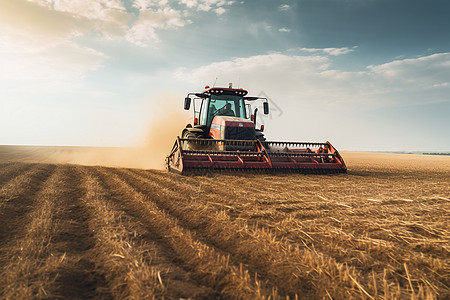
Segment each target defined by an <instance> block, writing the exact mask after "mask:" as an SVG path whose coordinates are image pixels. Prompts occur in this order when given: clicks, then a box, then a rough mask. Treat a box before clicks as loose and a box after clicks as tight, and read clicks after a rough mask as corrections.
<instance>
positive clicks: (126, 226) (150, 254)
mask: <svg viewBox="0 0 450 300" xmlns="http://www.w3.org/2000/svg"><path fill="white" fill-rule="evenodd" d="M84 177H85V178H86V180H85V182H86V183H87V184H86V187H87V188H88V193H87V195H86V199H85V201H86V206H87V208H88V209H89V210H90V211H91V213H93V214H94V216H95V218H93V219H92V222H91V225H92V227H93V228H96V229H95V232H96V239H97V244H96V247H95V248H94V249H93V253H94V254H93V255H95V256H96V257H97V261H98V265H97V268H102V269H103V270H104V271H105V272H107V275H106V278H107V280H108V288H109V289H110V290H111V291H112V293H113V295H114V297H115V298H133V299H151V298H152V297H157V298H162V297H164V298H166V299H180V298H191V297H193V298H195V299H203V298H205V299H211V298H214V295H215V291H213V290H212V289H210V288H207V287H204V286H201V285H198V284H197V283H196V282H195V281H193V280H192V278H190V277H189V276H188V274H187V273H186V272H185V271H184V270H183V269H180V268H179V267H178V266H177V265H176V264H174V259H173V257H168V256H167V250H168V249H166V248H164V247H162V246H161V243H160V242H159V241H158V238H157V237H155V235H154V233H153V232H152V231H151V230H150V231H149V230H148V227H147V226H144V225H143V224H142V222H141V221H140V220H139V219H136V218H135V217H133V216H132V215H130V214H129V210H127V209H124V208H123V201H120V200H118V199H116V195H115V193H114V192H112V191H110V189H109V187H108V186H107V185H106V184H105V183H104V181H108V175H107V174H106V175H105V174H104V173H102V172H98V170H97V168H93V167H91V168H89V170H88V172H87V173H86V174H85V175H84Z"/></svg>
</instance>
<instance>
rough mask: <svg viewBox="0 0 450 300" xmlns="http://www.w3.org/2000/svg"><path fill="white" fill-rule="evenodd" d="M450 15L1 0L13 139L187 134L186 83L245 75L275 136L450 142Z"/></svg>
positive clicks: (430, 7) (378, 1) (339, 4)
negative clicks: (264, 105) (153, 131)
mask: <svg viewBox="0 0 450 300" xmlns="http://www.w3.org/2000/svg"><path fill="white" fill-rule="evenodd" d="M449 15H450V2H448V1H444V0H442V1H441V0H427V1H425V0H423V1H418V0H396V1H392V0H296V1H295V0H253V1H224V0H181V1H171V0H134V1H133V0H70V1H69V0H28V1H27V0H0V145H62V146H68V145H77V146H130V145H135V144H136V143H139V141H140V140H141V139H142V138H143V136H145V134H146V132H147V131H148V130H149V127H155V128H158V130H159V131H161V130H162V131H163V130H164V128H165V127H166V126H167V127H169V126H170V125H176V126H180V130H179V132H180V133H181V130H182V127H183V125H182V124H185V123H187V122H188V119H189V117H190V116H191V114H192V112H190V113H186V112H183V101H184V97H185V96H186V94H187V93H189V92H200V91H202V90H203V87H204V86H205V85H210V86H212V85H214V84H215V85H216V86H228V83H230V82H232V83H233V85H234V86H235V87H242V88H244V89H247V90H248V91H249V95H253V96H266V97H268V98H269V102H270V107H271V115H270V116H261V117H260V119H259V123H263V124H264V125H265V133H266V137H267V139H269V140H278V141H317V142H322V141H327V140H328V141H330V142H331V143H332V144H333V145H334V146H335V147H336V148H337V149H339V150H355V151H437V152H439V151H450V117H449V115H450V18H448V16H449ZM173 138H174V139H175V136H174V137H173Z"/></svg>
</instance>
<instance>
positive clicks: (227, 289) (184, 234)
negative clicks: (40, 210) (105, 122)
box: [100, 169, 272, 299]
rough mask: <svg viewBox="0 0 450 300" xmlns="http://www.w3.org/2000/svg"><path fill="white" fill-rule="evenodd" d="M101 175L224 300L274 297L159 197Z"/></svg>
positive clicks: (107, 173) (108, 174)
mask: <svg viewBox="0 0 450 300" xmlns="http://www.w3.org/2000/svg"><path fill="white" fill-rule="evenodd" d="M100 171H101V172H102V173H103V174H104V176H103V178H104V179H105V180H106V183H107V185H108V186H109V188H110V189H112V190H116V192H117V193H118V194H119V195H122V197H121V201H122V202H124V203H126V204H127V205H128V206H129V208H130V212H131V211H132V212H133V213H134V214H136V215H137V216H139V218H140V219H141V220H142V221H143V222H145V223H146V224H148V226H150V227H151V228H152V230H153V231H154V232H155V233H156V234H157V235H158V236H159V237H160V238H161V239H164V241H165V243H167V244H168V245H169V246H170V248H171V249H172V250H173V251H174V252H175V253H176V254H177V256H178V259H181V260H182V261H183V264H184V265H185V266H186V267H187V268H189V270H191V272H193V273H195V274H196V275H197V276H198V277H199V278H200V280H201V281H202V282H203V283H205V284H207V285H209V286H211V287H213V288H214V290H216V291H218V292H219V294H220V295H221V296H222V297H225V298H243V299H257V298H262V297H263V294H268V295H271V294H272V291H264V290H263V289H262V288H261V283H260V282H259V281H258V280H257V279H256V278H255V279H252V278H251V277H250V276H249V272H248V271H247V270H246V268H245V267H243V266H242V265H240V266H234V265H232V264H231V263H230V262H229V258H228V257H226V256H224V255H221V254H219V253H217V251H216V250H215V249H214V248H211V247H209V246H208V245H206V244H204V243H202V242H201V241H199V240H195V239H194V238H193V236H192V233H191V231H189V230H186V229H184V228H182V227H180V226H179V225H178V224H177V223H178V222H177V220H176V219H174V218H172V217H171V216H170V215H168V214H166V213H165V212H164V211H162V210H160V209H159V208H158V207H157V206H156V205H155V203H154V202H153V199H154V198H155V195H148V196H146V195H144V194H142V193H140V192H138V191H136V190H135V189H134V188H133V185H130V184H129V183H127V182H126V181H124V180H123V179H122V177H121V176H118V175H115V174H114V173H113V172H111V171H112V170H111V169H103V170H100Z"/></svg>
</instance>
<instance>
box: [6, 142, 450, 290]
mask: <svg viewBox="0 0 450 300" xmlns="http://www.w3.org/2000/svg"><path fill="white" fill-rule="evenodd" d="M64 151H65V152H66V153H67V151H69V152H70V153H71V155H72V154H73V152H74V151H75V152H76V151H78V152H83V151H85V152H86V149H69V150H68V149H63V148H58V149H56V148H52V149H48V148H42V147H41V148H37V147H34V148H33V147H12V146H9V147H8V146H2V147H0V220H1V226H0V272H1V276H0V298H2V299H31V298H33V299H36V298H37V299H42V298H44V299H48V298H51V299H55V298H64V299H66V298H70V299H72V298H73V299H89V298H96V299H297V298H298V299H449V298H450V254H449V253H450V252H449V251H450V157H448V156H447V157H446V156H423V155H405V154H377V153H351V152H344V153H342V155H343V157H344V159H345V160H346V163H347V165H348V168H349V173H348V174H339V175H302V174H254V173H245V174H210V176H192V177H186V176H180V175H175V174H170V173H167V172H166V171H164V170H154V169H138V168H127V167H108V166H106V165H108V164H103V166H102V165H96V164H95V162H92V161H90V162H89V163H83V162H77V161H76V160H71V161H66V162H61V159H60V158H61V153H64ZM55 157H58V159H55Z"/></svg>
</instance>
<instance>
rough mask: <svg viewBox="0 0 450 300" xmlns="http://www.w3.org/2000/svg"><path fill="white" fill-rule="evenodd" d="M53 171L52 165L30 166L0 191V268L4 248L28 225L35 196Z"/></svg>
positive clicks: (2, 261)
mask: <svg viewBox="0 0 450 300" xmlns="http://www.w3.org/2000/svg"><path fill="white" fill-rule="evenodd" d="M55 169H56V167H55V166H53V165H41V164H37V165H32V168H31V170H29V171H27V172H25V173H24V174H21V175H19V176H17V177H15V178H13V179H11V180H10V181H9V182H8V183H7V184H6V185H4V186H3V187H2V188H1V189H0V201H1V202H0V220H2V224H1V226H0V249H1V250H0V266H2V265H3V264H4V263H5V261H4V260H3V259H2V257H3V252H4V251H5V249H4V248H5V247H6V246H7V245H8V243H10V242H11V240H13V239H14V238H13V237H14V236H15V235H17V234H19V233H20V232H21V231H23V226H24V224H27V223H28V219H27V217H28V212H29V211H31V210H32V208H33V206H34V197H35V195H36V194H37V193H38V192H39V191H40V190H42V188H43V186H42V183H43V182H46V181H47V180H48V179H49V177H50V176H51V175H52V174H53V173H54V171H55Z"/></svg>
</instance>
